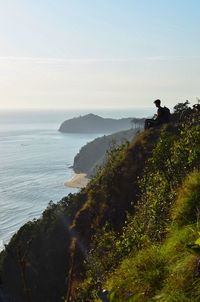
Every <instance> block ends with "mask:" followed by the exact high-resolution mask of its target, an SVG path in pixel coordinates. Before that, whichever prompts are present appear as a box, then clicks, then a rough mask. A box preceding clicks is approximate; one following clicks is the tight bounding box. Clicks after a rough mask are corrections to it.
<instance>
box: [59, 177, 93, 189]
mask: <svg viewBox="0 0 200 302" xmlns="http://www.w3.org/2000/svg"><path fill="white" fill-rule="evenodd" d="M89 181H90V179H89V178H88V177H87V174H86V173H78V174H77V173H75V175H74V176H73V177H72V178H71V179H69V180H67V181H66V182H64V186H65V187H68V188H78V189H82V188H85V187H86V186H87V184H88V183H89Z"/></svg>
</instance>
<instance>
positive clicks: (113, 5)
mask: <svg viewBox="0 0 200 302" xmlns="http://www.w3.org/2000/svg"><path fill="white" fill-rule="evenodd" d="M199 12H200V1H199V0H190V1H188V0H151V1H150V0H140V1H138V0H56V1H55V0H34V1H33V0H6V1H5V0H4V1H3V0H1V1H0V45H1V47H0V110H4V109H9V110H10V109H63V108H64V109H72V108H73V109H74V108H78V109H81V108H119V109H120V108H142V107H151V106H152V102H153V100H155V99H157V98H160V99H161V100H162V101H163V104H165V105H166V106H169V107H171V106H174V105H175V104H176V103H177V102H182V101H185V100H186V99H189V100H190V101H191V103H195V101H196V100H197V98H199V97H200V85H199V83H200V18H199Z"/></svg>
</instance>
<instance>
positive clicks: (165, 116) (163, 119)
mask: <svg viewBox="0 0 200 302" xmlns="http://www.w3.org/2000/svg"><path fill="white" fill-rule="evenodd" d="M154 104H155V105H156V107H157V108H158V110H157V114H155V115H154V117H153V118H152V119H146V120H145V124H144V129H149V128H152V127H156V126H160V125H162V124H165V123H169V121H170V110H169V109H168V108H167V107H161V100H155V101H154Z"/></svg>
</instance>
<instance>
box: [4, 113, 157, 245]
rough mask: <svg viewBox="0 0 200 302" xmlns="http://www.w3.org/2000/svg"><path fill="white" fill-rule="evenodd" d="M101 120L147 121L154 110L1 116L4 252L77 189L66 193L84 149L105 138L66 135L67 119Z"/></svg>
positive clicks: (88, 135) (92, 135)
mask: <svg viewBox="0 0 200 302" xmlns="http://www.w3.org/2000/svg"><path fill="white" fill-rule="evenodd" d="M90 112H92V113H95V114H98V115H101V116H102V117H113V118H121V117H143V116H147V115H151V114H152V112H151V110H148V109H146V110H142V109H141V110H133V109H132V110H130V109H128V110H123V111H122V110H120V111H119V110H118V111H117V110H116V111H113V110H110V111H109V110H101V111H97V110H96V111H95V110H85V111H83V110H82V111H77V110H76V111H67V112H63V111H47V112H44V111H42V112H39V111H21V112H20V111H16V112H14V111H7V112H6V111H4V112H0V250H1V249H3V247H4V245H5V244H7V243H8V241H9V239H10V238H11V237H12V235H13V234H14V233H15V232H16V231H17V230H18V229H19V228H20V227H21V226H22V225H23V224H24V223H26V222H27V221H29V220H32V219H34V218H38V217H40V215H41V213H42V212H43V210H44V209H45V208H46V206H47V204H48V203H49V201H50V200H52V201H53V202H57V201H59V200H60V199H61V198H62V197H64V196H66V195H68V194H69V193H73V192H77V191H78V189H73V188H66V187H65V186H64V182H65V181H66V180H68V179H70V178H71V177H72V176H73V174H74V173H73V170H72V169H71V168H70V166H72V164H73V159H74V156H75V155H76V153H77V152H78V151H79V149H80V148H81V147H82V146H83V145H84V144H86V143H87V142H89V141H91V140H93V139H94V138H96V137H98V136H100V135H101V134H63V133H60V132H59V131H58V128H59V126H60V124H61V122H63V121H64V120H66V119H68V118H72V117H75V116H80V115H83V114H86V113H90Z"/></svg>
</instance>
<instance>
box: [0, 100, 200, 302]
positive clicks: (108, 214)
mask: <svg viewBox="0 0 200 302" xmlns="http://www.w3.org/2000/svg"><path fill="white" fill-rule="evenodd" d="M185 111H187V112H190V115H188V114H185V115H183V114H182V113H183V112H184V113H185ZM199 169H200V124H199V111H198V110H196V109H191V108H189V107H188V103H184V104H178V106H177V107H176V113H175V116H174V119H173V122H172V123H171V124H168V125H165V126H163V127H162V128H157V129H150V130H148V131H144V132H142V133H140V134H138V135H137V137H136V138H135V139H134V140H133V141H132V142H130V143H125V144H123V145H120V146H118V147H117V148H116V149H115V150H112V151H111V152H108V154H107V163H106V165H105V166H103V167H102V168H100V169H99V170H98V171H97V173H96V175H95V176H94V177H93V179H92V180H91V182H90V183H89V184H88V186H87V187H86V188H85V189H83V190H81V191H80V192H79V193H78V194H75V195H72V194H71V195H70V196H68V197H67V198H64V199H63V200H61V201H60V202H59V203H58V204H53V203H50V204H49V207H48V208H47V209H46V211H45V212H44V213H43V216H42V217H41V219H40V220H37V221H33V222H31V223H28V224H26V225H25V226H24V227H23V228H21V229H20V231H19V232H18V233H17V234H16V235H15V236H14V237H13V239H12V240H11V242H10V244H9V245H8V246H7V248H6V249H5V251H4V253H3V254H2V255H1V257H0V258H1V261H0V263H1V271H2V273H1V274H2V279H3V282H4V284H5V285H6V287H7V288H8V289H9V292H10V293H11V294H13V295H14V296H15V299H16V301H17V302H18V301H29V300H30V299H31V300H32V301H52V302H55V301H63V300H66V301H67V302H68V301H76V302H86V301H95V302H99V301H102V300H101V298H100V297H101V294H102V290H103V289H105V290H107V291H108V295H107V296H108V299H109V301H113V302H124V301H135V302H143V301H144V302H145V301H162V302H168V301H169V302H171V301H180V302H181V301H188V302H189V301H196V302H197V301H200V267H199V262H198V261H199V258H198V257H199V256H198V255H199V251H200V244H199V243H200V240H199V237H200V229H199V209H200V170H199Z"/></svg>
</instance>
